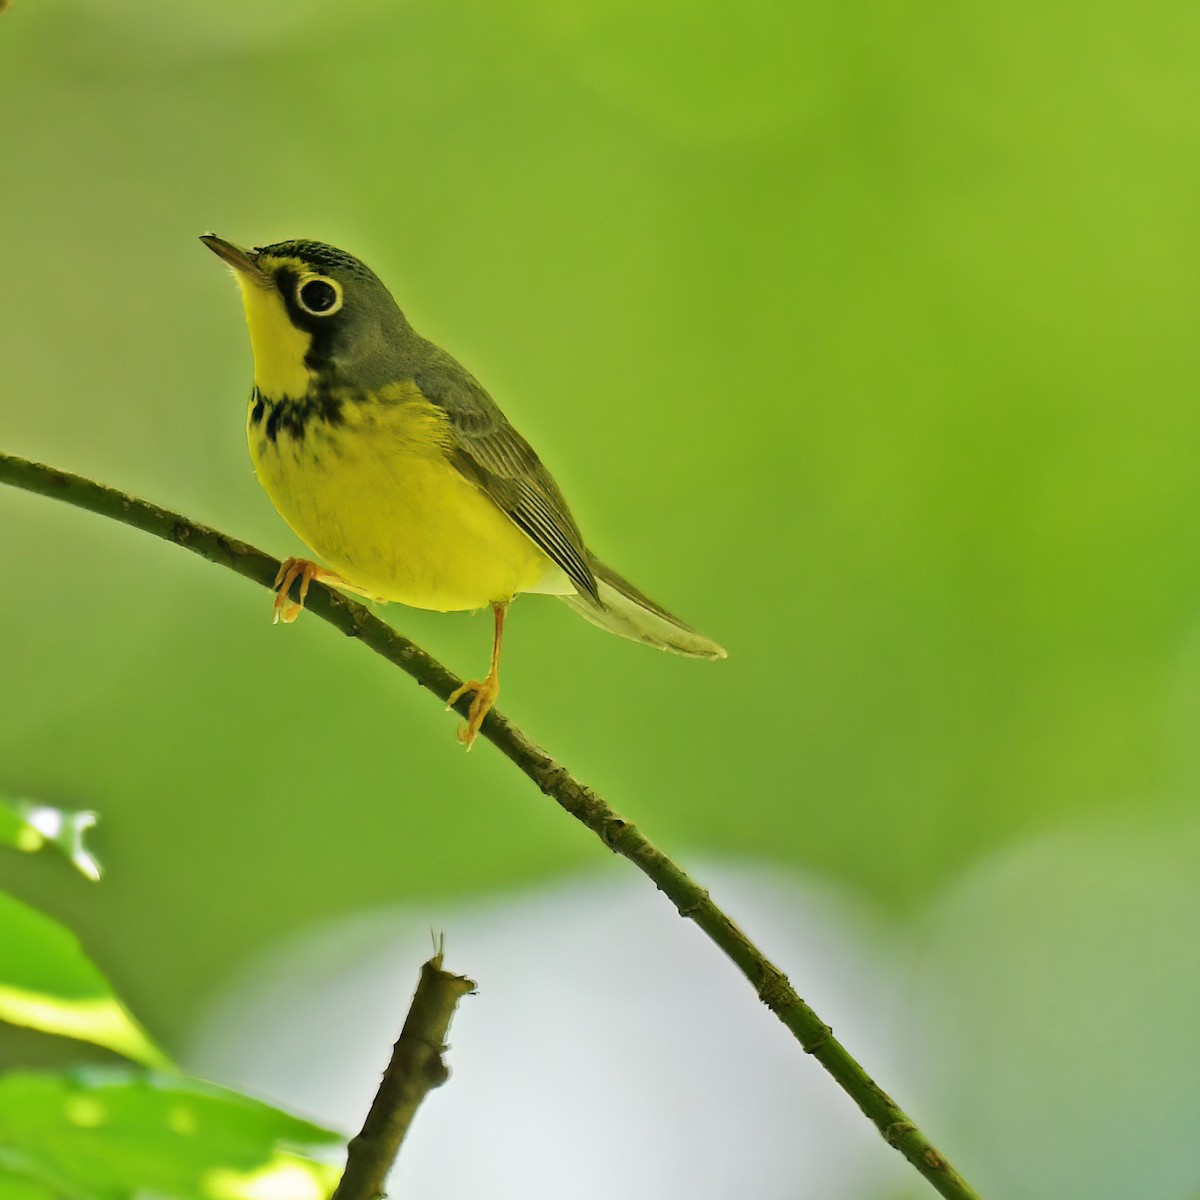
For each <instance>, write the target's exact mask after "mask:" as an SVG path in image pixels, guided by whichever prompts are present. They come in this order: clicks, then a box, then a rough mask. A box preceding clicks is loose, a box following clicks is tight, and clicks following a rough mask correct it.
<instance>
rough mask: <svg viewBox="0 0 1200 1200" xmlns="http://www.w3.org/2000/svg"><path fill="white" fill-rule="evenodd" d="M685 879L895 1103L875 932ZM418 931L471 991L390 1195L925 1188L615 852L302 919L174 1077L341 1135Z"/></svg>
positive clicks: (780, 898) (884, 976) (806, 903)
mask: <svg viewBox="0 0 1200 1200" xmlns="http://www.w3.org/2000/svg"><path fill="white" fill-rule="evenodd" d="M697 874H698V876H699V878H701V879H702V880H704V881H705V882H706V883H707V885H708V886H709V889H710V891H711V893H712V894H713V896H714V898H715V899H716V900H717V901H718V903H720V904H721V905H722V906H723V907H724V908H725V909H726V910H727V911H728V912H729V913H731V914H732V915H733V916H734V917H735V919H736V920H738V921H739V922H740V923H742V924H743V925H744V927H745V928H746V929H747V931H748V932H749V933H750V934H751V936H752V937H754V938H755V939H757V941H758V943H759V945H760V947H761V948H762V949H763V950H764V951H765V952H766V953H767V954H768V955H769V956H771V957H773V958H774V960H775V961H776V963H777V964H778V965H779V966H780V967H782V968H783V969H784V970H785V971H788V972H789V973H790V974H791V977H792V979H793V982H794V983H795V984H796V986H797V988H798V990H800V992H801V994H802V995H803V996H804V997H805V999H807V1000H808V1001H809V1002H810V1003H811V1004H812V1005H813V1007H814V1008H815V1009H816V1010H817V1012H818V1013H819V1014H821V1016H822V1017H823V1018H824V1019H825V1020H826V1021H828V1022H830V1023H831V1024H833V1025H834V1027H835V1032H836V1033H837V1034H838V1035H839V1036H841V1037H843V1038H844V1040H845V1042H846V1044H847V1045H849V1046H850V1047H851V1048H852V1051H853V1052H854V1053H855V1054H857V1055H858V1056H860V1058H861V1060H862V1061H863V1062H864V1064H865V1065H866V1066H867V1068H868V1069H869V1070H870V1071H872V1072H873V1073H874V1074H875V1076H876V1078H877V1079H878V1080H879V1081H880V1082H881V1084H882V1085H883V1086H884V1087H885V1088H886V1087H894V1088H895V1089H896V1090H897V1091H898V1092H899V1091H900V1090H901V1089H900V1084H901V1083H902V1082H903V1081H904V1079H905V1078H906V1075H907V1074H908V1073H907V1072H903V1071H902V1070H901V1069H900V1068H899V1066H898V1065H897V1063H898V1058H899V1055H898V1053H897V1052H896V1036H897V1035H896V1032H895V1031H896V1030H897V1029H898V1028H900V1027H901V1026H902V1024H903V1017H902V1016H901V1015H900V1014H898V1012H897V1008H896V1005H897V997H898V995H899V992H900V990H901V989H900V987H899V981H898V979H897V978H896V976H895V972H894V971H892V970H890V969H888V968H887V966H886V964H887V963H888V961H889V952H888V951H887V949H886V945H887V942H886V941H885V939H884V938H883V937H882V936H881V932H880V931H879V930H878V929H877V928H875V927H874V926H873V925H872V923H871V922H870V921H869V920H868V919H867V918H866V916H865V915H864V914H863V913H861V912H859V911H857V910H855V909H854V907H853V906H852V905H851V904H850V903H849V902H848V901H846V900H844V899H841V898H839V897H837V896H836V895H835V894H834V893H832V892H831V891H830V890H828V889H827V888H823V887H820V886H817V885H816V884H813V883H806V882H805V881H804V880H802V879H799V878H797V877H795V876H789V875H785V874H783V873H781V872H779V871H777V870H775V869H772V868H767V867H764V866H762V865H755V864H746V865H744V866H731V865H728V864H724V865H721V866H714V865H713V864H711V863H702V864H699V866H698V868H697ZM431 931H444V933H445V935H446V959H445V966H446V969H447V970H451V971H455V972H459V973H462V974H466V975H469V976H471V977H472V978H474V979H475V980H476V981H477V982H478V984H479V992H478V995H475V996H469V997H467V998H466V999H465V1000H464V1001H463V1002H462V1004H461V1005H460V1007H459V1010H458V1013H457V1015H456V1016H455V1019H454V1023H453V1024H452V1026H451V1029H450V1051H449V1055H448V1062H449V1065H450V1068H451V1072H452V1075H451V1079H450V1081H449V1082H448V1083H447V1084H446V1085H445V1086H444V1087H442V1088H441V1089H439V1090H438V1091H436V1092H434V1093H432V1094H431V1095H430V1096H429V1097H428V1099H427V1100H426V1102H425V1104H424V1105H423V1107H422V1109H421V1111H420V1112H419V1113H418V1115H417V1119H416V1121H415V1123H414V1125H413V1128H412V1130H411V1132H410V1135H409V1138H408V1141H407V1142H406V1143H405V1145H404V1148H403V1151H402V1153H401V1156H400V1161H399V1165H398V1167H397V1169H396V1171H395V1172H394V1173H393V1176H392V1180H391V1185H390V1186H391V1191H392V1194H394V1195H396V1196H405V1195H408V1196H421V1197H422V1198H424V1200H439V1198H441V1197H445V1198H447V1200H450V1198H454V1200H461V1197H464V1196H477V1197H480V1198H481V1200H482V1198H487V1200H495V1198H503V1197H514V1198H516V1197H520V1198H521V1200H543V1198H544V1200H550V1198H551V1197H553V1198H554V1200H560V1198H562V1197H571V1198H572V1200H592V1198H595V1200H601V1198H603V1200H613V1198H615V1197H619V1198H622V1200H640V1198H642V1197H644V1198H645V1200H651V1198H653V1200H662V1198H664V1197H682V1196H687V1197H689V1200H705V1198H707V1197H711V1198H712V1200H717V1198H718V1197H719V1198H721V1200H728V1198H730V1197H746V1196H754V1197H758V1198H762V1200H774V1198H778V1200H866V1198H871V1200H878V1198H880V1197H885V1196H888V1197H890V1196H900V1195H908V1194H912V1192H911V1189H912V1187H913V1184H914V1182H915V1183H916V1184H917V1185H918V1187H919V1186H920V1181H919V1180H917V1179H916V1178H915V1176H914V1177H913V1178H911V1179H910V1175H911V1174H912V1172H911V1169H910V1168H909V1167H908V1166H907V1165H906V1164H905V1163H904V1162H903V1161H902V1160H901V1159H900V1158H899V1156H898V1155H896V1154H895V1152H894V1151H892V1150H890V1149H889V1148H888V1147H887V1146H886V1145H885V1144H884V1142H883V1141H882V1140H881V1139H880V1138H879V1136H878V1134H876V1133H875V1131H874V1129H873V1128H872V1126H871V1125H870V1124H869V1123H868V1122H867V1121H866V1120H865V1119H864V1118H863V1116H862V1115H861V1114H860V1113H859V1112H858V1111H857V1109H856V1108H855V1107H854V1106H853V1104H852V1103H851V1102H850V1100H849V1099H848V1098H847V1097H846V1096H845V1095H844V1094H843V1093H842V1092H841V1091H840V1090H839V1089H838V1088H837V1087H836V1085H835V1084H834V1083H833V1081H832V1080H831V1079H830V1078H829V1077H828V1076H827V1075H826V1074H825V1072H824V1071H823V1070H822V1069H821V1067H820V1066H819V1064H817V1063H816V1062H814V1061H812V1060H811V1059H809V1058H808V1057H807V1056H806V1055H805V1054H804V1053H803V1052H802V1051H801V1049H800V1047H799V1045H798V1044H797V1043H796V1042H795V1041H794V1040H793V1039H792V1037H791V1036H790V1034H788V1032H787V1031H786V1030H785V1029H784V1028H783V1027H782V1026H781V1025H780V1024H779V1022H778V1021H777V1020H776V1019H775V1018H774V1017H773V1016H772V1015H771V1014H770V1013H769V1012H768V1011H767V1010H766V1009H765V1008H764V1007H763V1006H762V1005H761V1004H760V1003H759V1001H758V999H757V997H756V996H755V994H754V991H753V989H752V988H751V987H750V986H749V984H747V983H746V981H745V980H744V979H742V977H741V976H740V975H739V974H738V973H737V971H736V970H735V969H734V968H733V966H732V964H731V963H729V962H727V961H726V960H725V959H724V957H723V956H722V955H720V954H719V953H718V952H717V951H716V950H715V948H714V947H713V946H712V944H711V943H709V942H708V940H707V939H706V938H704V937H703V935H702V934H701V933H700V932H699V931H698V930H697V929H696V928H694V927H693V926H692V925H691V923H690V922H687V921H684V920H682V919H681V918H680V917H678V916H677V915H676V913H675V911H674V909H673V908H672V907H671V905H670V903H669V902H667V901H666V899H665V898H664V897H663V896H661V895H659V894H658V893H656V892H655V891H654V889H653V888H651V887H649V886H648V884H647V882H646V880H645V879H643V878H641V877H640V876H639V875H637V874H636V873H635V872H634V871H632V870H631V869H630V868H628V867H627V866H625V865H624V864H613V868H612V869H611V870H609V871H607V872H606V873H605V874H604V876H603V877H602V878H600V877H596V876H593V877H590V878H582V879H575V880H570V881H565V882H562V883H560V884H558V885H556V886H553V887H547V888H544V889H541V890H538V891H531V892H528V893H524V894H521V895H518V896H513V897H510V898H506V899H500V900H497V899H496V898H495V897H481V898H480V899H479V900H478V902H477V903H475V904H462V905H460V906H446V907H443V908H440V909H436V908H430V909H426V910H421V911H414V910H411V909H394V910H388V911H379V912H372V913H366V914H360V915H356V916H352V917H349V918H347V919H345V920H340V921H336V922H331V923H329V924H326V925H323V926H322V927H320V928H317V929H313V930H311V931H309V932H306V933H305V934H303V935H301V936H299V937H297V938H295V939H293V940H291V941H290V942H289V943H287V944H286V945H283V946H280V947H278V948H277V949H275V950H274V951H273V952H271V953H269V954H268V955H266V956H265V957H264V958H262V959H261V960H260V961H258V962H256V963H254V964H253V965H251V966H250V968H249V969H248V970H247V971H246V972H245V973H244V974H243V975H242V977H241V978H239V979H237V980H235V981H233V982H232V983H231V984H229V986H228V987H226V988H225V990H224V991H223V992H222V993H221V994H220V996H219V997H217V998H216V1000H215V1002H214V1003H213V1005H212V1008H211V1010H210V1012H209V1014H208V1016H207V1018H206V1019H205V1020H204V1021H203V1022H202V1023H201V1026H200V1028H199V1029H198V1031H197V1033H196V1036H195V1039H194V1042H193V1045H192V1047H191V1052H190V1053H189V1054H188V1055H187V1056H186V1064H187V1066H188V1067H189V1068H190V1069H192V1070H194V1071H196V1072H198V1073H199V1074H201V1075H204V1076H206V1077H208V1078H211V1079H215V1080H218V1081H220V1082H222V1083H227V1084H231V1085H234V1086H237V1087H241V1088H245V1089H246V1090H249V1091H252V1092H254V1093H257V1094H259V1095H262V1096H264V1097H266V1098H269V1099H273V1100H275V1101H277V1102H278V1103H280V1104H282V1105H283V1106H285V1107H287V1108H289V1109H291V1110H293V1111H295V1112H298V1113H301V1114H303V1115H307V1116H311V1117H314V1118H316V1119H318V1120H321V1121H323V1122H326V1123H328V1124H330V1125H332V1126H334V1127H335V1128H340V1129H342V1130H345V1131H347V1132H352V1131H354V1130H356V1129H357V1128H358V1126H359V1125H360V1124H361V1121H362V1118H363V1116H364V1115H365V1113H366V1110H367V1106H368V1104H369V1103H370V1100H371V1097H372V1095H373V1094H374V1091H375V1087H376V1085H377V1083H378V1079H379V1074H380V1072H381V1070H382V1068H383V1066H384V1064H385V1063H386V1061H387V1058H388V1055H389V1053H390V1047H391V1044H392V1042H393V1041H394V1040H395V1038H396V1036H397V1033H398V1032H399V1028H400V1025H401V1023H402V1021H403V1018H404V1014H405V1012H406V1011H407V1006H408V1002H409V999H410V997H411V994H412V990H413V987H414V985H415V982H416V978H417V973H418V969H419V966H420V964H421V963H422V962H423V961H424V960H425V959H427V958H428V957H429V956H430V953H431V949H432V943H431ZM905 1090H906V1091H911V1089H905Z"/></svg>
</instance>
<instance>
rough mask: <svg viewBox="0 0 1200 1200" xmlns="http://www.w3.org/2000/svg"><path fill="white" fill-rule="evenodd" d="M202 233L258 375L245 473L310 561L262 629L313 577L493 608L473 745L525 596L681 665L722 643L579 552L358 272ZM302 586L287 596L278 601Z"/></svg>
mask: <svg viewBox="0 0 1200 1200" xmlns="http://www.w3.org/2000/svg"><path fill="white" fill-rule="evenodd" d="M200 240H201V241H202V242H203V243H204V244H205V245H206V246H207V247H208V248H209V249H210V250H212V251H213V252H214V253H215V254H216V255H217V256H218V257H219V258H221V259H222V260H223V261H224V263H225V264H226V265H227V266H228V267H229V268H230V269H231V271H232V273H233V276H234V278H235V279H236V281H237V283H238V285H239V289H240V292H241V298H242V304H243V307H244V309H245V314H246V323H247V327H248V329H249V333H250V345H251V350H252V352H253V357H254V381H253V387H252V388H251V391H250V400H249V404H248V407H247V415H246V435H247V441H248V443H249V449H250V458H251V461H252V463H253V465H254V471H255V474H256V475H257V476H258V480H259V482H260V483H261V484H262V486H263V488H264V489H265V491H266V493H267V495H268V496H269V497H270V499H271V501H272V502H273V503H274V505H275V507H276V509H277V510H278V511H279V514H280V515H281V516H282V517H283V519H284V520H285V521H286V522H287V523H288V525H290V526H291V528H292V529H293V531H294V532H295V533H296V534H297V535H298V536H299V538H300V540H301V541H302V542H304V544H305V545H306V546H307V547H309V549H310V550H312V551H313V552H314V553H315V554H316V555H317V557H318V558H319V559H321V560H322V561H321V562H319V563H318V562H315V561H313V560H310V559H305V558H295V557H293V558H288V559H286V560H284V561H283V563H282V564H281V566H280V570H279V574H278V576H277V578H276V580H275V588H276V595H275V600H274V606H273V612H274V620H275V621H276V622H280V621H282V622H284V623H285V624H290V623H291V622H293V621H295V619H296V618H297V617H298V616H299V614H300V612H301V610H302V609H303V607H304V602H305V599H306V597H307V594H308V589H309V585H310V584H311V583H312V582H313V581H314V580H315V581H318V582H320V583H323V584H326V585H328V586H331V587H335V588H339V589H341V590H344V591H349V592H352V593H354V594H356V595H361V596H364V597H366V598H368V599H370V600H377V601H398V602H400V603H402V604H406V605H410V606H412V607H415V608H424V609H433V610H436V611H440V612H451V611H461V610H470V609H482V608H485V607H490V608H491V610H492V613H493V618H494V631H493V638H492V654H491V661H490V665H489V667H488V672H487V674H486V675H485V676H484V677H483V679H468V680H467V681H466V682H465V683H463V684H462V686H461V687H459V688H458V689H457V690H456V691H455V692H454V693H453V694H452V695H451V696H450V698H449V701H448V704H447V708H449V707H451V706H453V705H454V704H455V703H457V702H458V701H459V700H460V699H462V697H464V696H466V695H468V694H470V695H471V703H470V706H469V711H468V714H467V722H466V724H465V725H464V726H461V727H460V728H459V729H458V731H457V736H458V740H459V741H460V742H461V743H462V744H463V745H465V746H466V747H467V749H470V748H471V745H472V744H473V743H474V741H475V739H476V736H477V735H478V733H479V730H480V727H481V726H482V724H483V722H484V719H485V718H486V716H487V714H488V712H489V711H490V709H491V708H492V706H493V704H494V703H495V701H496V697H497V696H498V694H499V691H500V651H501V644H502V642H503V637H504V622H505V617H506V615H507V613H508V608H509V605H510V604H511V602H512V600H513V598H514V597H515V596H517V595H518V594H519V593H523V592H537V593H543V594H549V595H553V596H558V597H559V598H561V599H562V600H563V601H565V602H566V603H567V604H568V605H569V606H570V607H571V608H572V609H574V610H575V611H576V612H577V613H579V614H580V615H581V616H583V617H585V618H587V620H589V621H591V622H592V623H593V624H595V625H598V626H600V627H601V628H602V629H606V630H608V631H610V632H612V633H616V634H619V635H621V636H622V637H626V638H630V639H632V640H634V641H638V642H643V643H645V644H647V645H650V646H655V647H657V648H659V649H660V650H668V651H671V652H673V653H675V654H682V655H687V656H690V657H693V658H702V659H720V658H725V657H726V652H725V650H724V649H723V648H722V647H721V646H719V645H718V644H717V643H716V642H714V641H713V640H712V639H711V638H708V637H705V636H704V635H703V634H701V633H699V632H697V631H696V630H695V629H693V628H692V627H691V626H690V625H688V624H686V623H685V622H683V621H681V620H680V619H679V618H678V617H676V616H674V615H673V614H672V613H670V612H668V611H667V610H666V609H665V608H663V607H662V606H661V605H659V604H656V603H655V602H654V601H653V600H651V599H650V598H649V597H648V596H646V595H645V594H644V593H643V592H641V591H639V590H638V589H637V588H636V587H634V585H633V584H631V583H630V582H629V581H628V580H626V579H624V578H622V576H620V575H618V574H617V572H616V571H614V570H612V569H611V568H610V567H607V566H605V565H604V563H602V562H601V561H600V560H599V559H598V558H597V557H596V556H595V555H594V554H592V553H591V551H590V550H589V549H588V547H587V544H586V543H585V541H584V539H583V536H582V534H581V533H580V531H579V526H578V525H577V523H576V521H575V518H574V517H573V516H572V515H571V510H570V509H569V508H568V506H567V502H566V500H565V499H564V498H563V494H562V492H561V490H560V489H559V487H558V485H557V484H556V483H555V482H554V479H553V478H552V477H551V475H550V472H549V471H547V469H546V468H545V466H543V464H542V461H541V459H540V458H539V457H538V456H537V454H536V453H535V452H534V450H533V448H532V447H531V446H530V445H529V443H528V442H527V441H526V440H525V439H524V438H523V437H522V436H521V435H520V434H519V433H518V432H517V431H516V430H515V429H514V428H513V426H512V425H511V424H510V423H509V421H508V419H507V418H506V417H505V415H504V413H503V412H502V411H501V410H500V407H499V405H497V404H496V402H495V401H494V400H493V399H492V397H491V396H490V395H489V394H488V392H487V391H486V390H485V389H484V387H483V386H482V384H480V383H479V382H478V381H477V380H476V379H475V377H474V376H473V375H471V374H470V372H469V371H467V369H466V368H465V367H463V366H461V365H460V364H459V363H458V362H457V361H456V360H455V359H454V358H452V357H451V356H450V355H449V354H448V353H447V352H446V351H445V350H442V349H441V348H440V347H438V346H436V345H435V344H434V343H433V342H431V341H429V340H427V339H426V338H424V337H422V336H421V335H420V334H419V333H417V331H416V330H415V329H414V328H413V327H412V325H411V324H410V323H409V321H408V318H407V317H406V316H405V315H404V313H403V312H402V311H401V309H400V306H399V305H398V304H397V302H396V300H395V299H394V298H393V296H392V294H391V292H390V291H389V290H388V289H387V287H386V286H385V285H384V283H383V282H382V280H380V278H379V277H378V276H377V275H376V274H375V273H374V272H373V271H372V270H371V269H370V268H369V267H368V266H367V265H366V264H365V263H363V262H361V261H360V260H359V259H357V258H355V257H354V256H353V255H352V254H348V253H347V252H346V251H344V250H339V249H337V248H336V247H334V246H330V245H327V244H325V243H323V242H317V241H310V240H306V239H299V240H293V241H283V242H276V243H274V244H272V245H269V246H261V247H251V248H243V247H241V246H238V245H236V244H234V243H233V242H230V241H226V240H225V239H224V238H221V237H218V236H217V235H216V234H214V233H206V234H203V235H201V238H200ZM296 584H298V588H297V593H298V601H293V600H292V599H291V592H292V588H293V585H296Z"/></svg>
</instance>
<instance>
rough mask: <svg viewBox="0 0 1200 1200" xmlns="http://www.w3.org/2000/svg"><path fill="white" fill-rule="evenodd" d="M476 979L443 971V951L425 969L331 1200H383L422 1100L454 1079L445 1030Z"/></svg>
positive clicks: (438, 952)
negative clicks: (445, 1057)
mask: <svg viewBox="0 0 1200 1200" xmlns="http://www.w3.org/2000/svg"><path fill="white" fill-rule="evenodd" d="M474 990H475V983H474V981H473V980H470V979H466V978H464V977H463V976H462V975H451V974H450V973H449V972H447V971H443V970H442V950H441V947H440V946H439V947H438V951H437V953H436V954H435V955H434V956H433V957H432V958H431V959H430V960H429V961H428V962H427V963H426V964H425V965H424V966H423V967H422V968H421V978H420V979H419V980H418V982H417V990H416V991H415V992H414V993H413V998H412V1004H411V1005H410V1006H409V1009H408V1016H407V1017H406V1018H405V1021H404V1028H403V1029H402V1030H401V1031H400V1038H399V1040H398V1041H397V1042H396V1045H395V1046H394V1047H393V1049H392V1058H391V1061H390V1062H389V1063H388V1065H387V1070H385V1071H384V1073H383V1080H382V1082H381V1083H380V1084H379V1091H377V1092H376V1093H375V1099H374V1100H372V1101H371V1109H370V1112H368V1113H367V1119H366V1120H365V1121H364V1122H363V1127H362V1131H361V1132H360V1133H358V1134H357V1135H356V1136H355V1137H352V1138H351V1139H350V1144H349V1145H348V1146H347V1147H346V1169H345V1171H344V1172H343V1173H342V1178H341V1182H340V1183H339V1184H338V1185H337V1187H336V1189H335V1190H334V1193H333V1195H332V1196H331V1197H330V1198H329V1200H382V1197H383V1196H384V1194H385V1193H384V1190H383V1185H384V1183H385V1182H386V1181H387V1175H388V1172H389V1171H390V1170H391V1169H392V1164H393V1163H394V1162H395V1161H396V1155H397V1154H399V1152H400V1144H401V1143H402V1142H403V1141H404V1135H405V1134H406V1133H407V1132H408V1127H409V1125H411V1124H412V1119H413V1117H414V1116H415V1115H416V1112H417V1109H418V1107H420V1104H421V1101H422V1100H424V1099H425V1097H426V1096H427V1095H428V1094H429V1092H431V1091H432V1090H433V1089H434V1088H435V1087H441V1085H442V1084H443V1083H445V1082H446V1080H447V1079H448V1078H449V1077H450V1071H449V1069H448V1068H447V1066H446V1064H445V1063H444V1062H443V1061H442V1053H443V1052H444V1051H445V1049H446V1046H445V1042H446V1030H447V1029H449V1027H450V1018H451V1017H452V1016H453V1015H454V1010H455V1008H456V1007H457V1006H458V1002H459V1001H460V1000H461V999H462V998H463V997H464V996H466V995H469V994H470V993H471V992H473V991H474Z"/></svg>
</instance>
